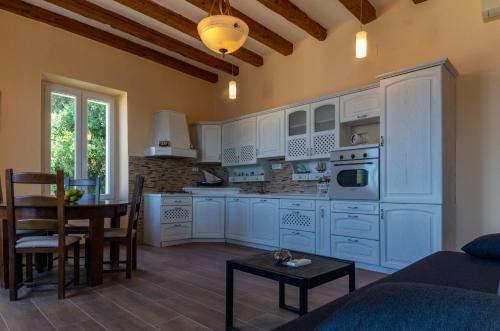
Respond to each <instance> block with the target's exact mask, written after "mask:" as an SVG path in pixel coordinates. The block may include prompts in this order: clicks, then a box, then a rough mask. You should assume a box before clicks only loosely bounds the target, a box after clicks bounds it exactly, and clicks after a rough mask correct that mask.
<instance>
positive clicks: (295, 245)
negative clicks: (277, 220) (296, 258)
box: [280, 229, 316, 254]
mask: <svg viewBox="0 0 500 331" xmlns="http://www.w3.org/2000/svg"><path fill="white" fill-rule="evenodd" d="M280 247H281V248H286V249H291V250H294V251H299V252H304V253H312V254H314V253H315V249H316V234H315V233H313V232H307V231H296V230H287V229H281V230H280Z"/></svg>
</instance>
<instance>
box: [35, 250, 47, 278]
mask: <svg viewBox="0 0 500 331" xmlns="http://www.w3.org/2000/svg"><path fill="white" fill-rule="evenodd" d="M46 255H47V254H40V253H37V254H35V265H36V272H38V273H39V274H41V273H42V272H44V270H45V264H46V263H45V262H46V258H47V257H46Z"/></svg>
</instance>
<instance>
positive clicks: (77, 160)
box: [45, 84, 115, 198]
mask: <svg viewBox="0 0 500 331" xmlns="http://www.w3.org/2000/svg"><path fill="white" fill-rule="evenodd" d="M114 126H115V120H114V98H113V97H110V96H107V95H102V94H97V93H91V92H87V91H84V90H78V89H74V88H69V87H65V86H61V85H54V84H45V168H46V170H47V171H50V172H55V171H56V170H57V169H62V170H63V171H64V175H65V176H69V177H71V178H96V177H97V176H100V186H101V196H102V197H103V198H113V197H114ZM88 193H93V192H88Z"/></svg>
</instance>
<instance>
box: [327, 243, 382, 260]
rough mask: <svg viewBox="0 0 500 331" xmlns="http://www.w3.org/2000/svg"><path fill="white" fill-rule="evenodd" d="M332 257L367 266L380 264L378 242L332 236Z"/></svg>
mask: <svg viewBox="0 0 500 331" xmlns="http://www.w3.org/2000/svg"><path fill="white" fill-rule="evenodd" d="M331 244H332V256H333V257H336V258H339V259H345V260H352V261H355V262H362V263H368V264H380V242H379V241H378V240H369V239H359V238H351V237H341V236H332V243H331Z"/></svg>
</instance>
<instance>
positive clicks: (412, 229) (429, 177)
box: [378, 60, 457, 269]
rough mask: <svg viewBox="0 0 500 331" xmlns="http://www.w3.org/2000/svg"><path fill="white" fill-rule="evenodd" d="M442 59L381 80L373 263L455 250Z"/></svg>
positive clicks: (449, 101) (447, 91)
mask: <svg viewBox="0 0 500 331" xmlns="http://www.w3.org/2000/svg"><path fill="white" fill-rule="evenodd" d="M456 74H457V73H456V71H455V69H454V68H453V67H452V65H451V64H450V63H449V62H448V61H447V60H443V61H439V62H435V63H432V64H430V65H428V66H426V67H421V68H413V69H407V70H402V71H400V72H393V73H389V74H387V75H383V76H381V77H378V78H379V79H381V82H380V91H381V94H382V109H383V111H382V114H381V119H380V133H381V137H380V142H381V143H380V168H381V171H380V174H381V177H380V202H381V205H380V232H381V233H380V236H381V238H380V240H381V265H382V266H384V267H388V268H395V269H400V268H403V267H405V266H407V265H408V264H411V263H413V262H415V261H416V260H418V259H420V258H422V257H424V256H426V255H429V254H431V253H433V252H435V251H438V250H441V249H455V225H454V223H455V77H456Z"/></svg>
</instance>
